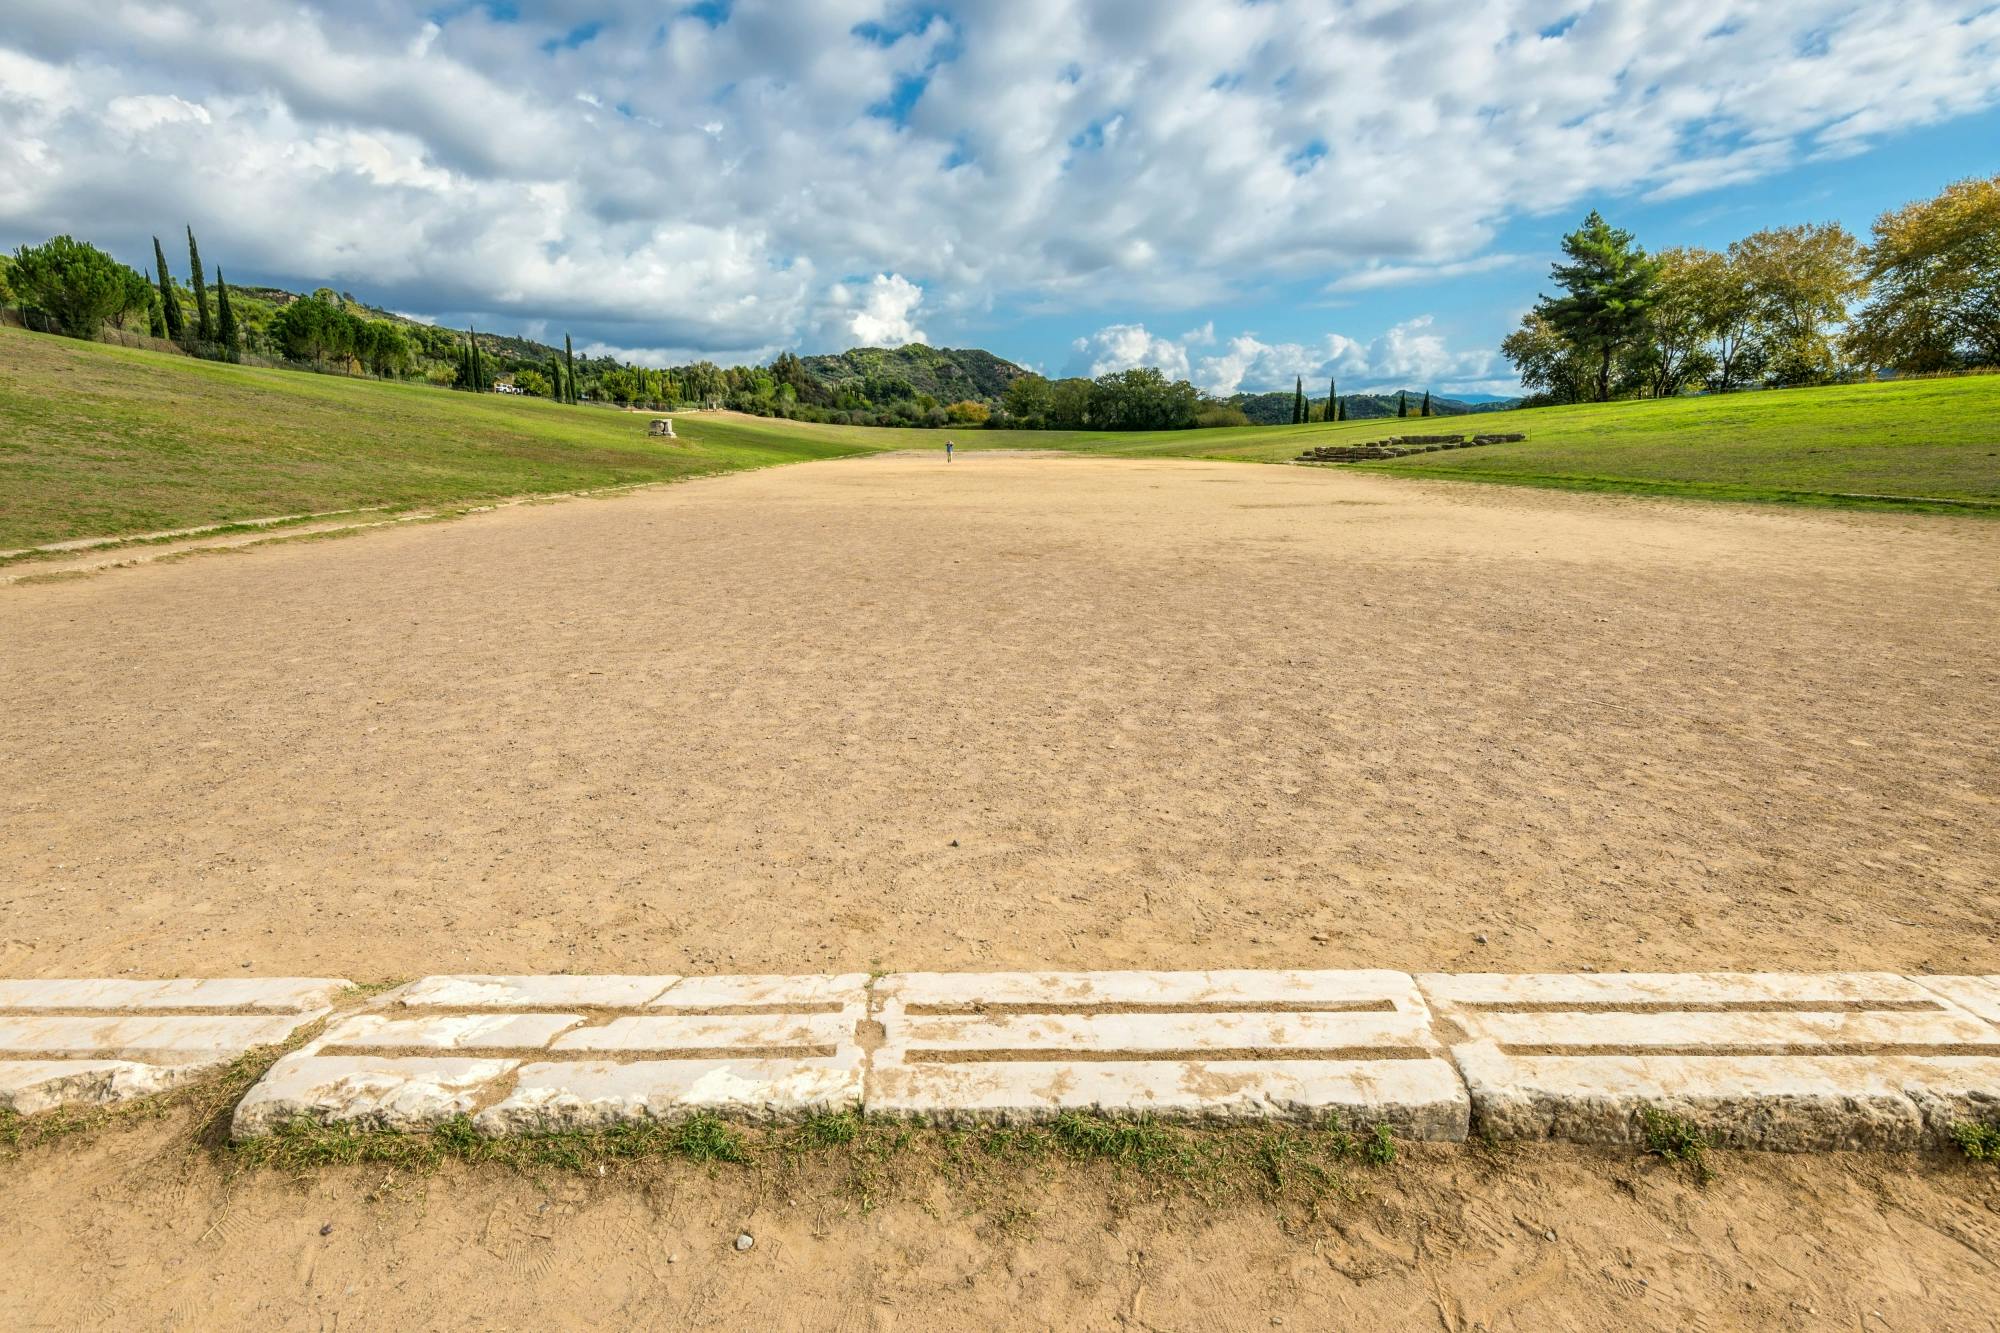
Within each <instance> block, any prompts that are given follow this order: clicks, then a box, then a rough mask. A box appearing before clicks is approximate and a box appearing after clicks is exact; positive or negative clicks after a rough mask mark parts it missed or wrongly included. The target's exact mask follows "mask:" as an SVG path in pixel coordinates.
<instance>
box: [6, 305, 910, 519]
mask: <svg viewBox="0 0 2000 1333" xmlns="http://www.w3.org/2000/svg"><path fill="white" fill-rule="evenodd" d="M647 420H648V418H647V417H646V416H645V415H643V414H638V413H628V412H616V411H611V410H608V409H600V408H564V407H558V406H556V405H554V404H552V403H546V402H539V401H534V400H524V399H517V398H509V397H501V396H499V395H481V396H476V397H475V396H473V395H470V394H458V393H448V392H445V391H442V390H438V389H433V388H429V387H425V386H420V385H404V384H382V383H376V382H372V381H368V380H360V379H345V378H343V377H340V376H333V375H310V374H302V373H300V372H297V371H288V370H263V369H255V368H252V367H247V366H231V365H223V364H219V363H216V362H209V361H197V360H193V359H191V358H187V357H178V356H172V355H165V354H162V353H158V352H149V351H139V350H135V349H131V348H124V347H114V346H110V345H107V344H101V343H82V342H75V341H72V340H69V339H64V338H54V337H47V336H44V335H39V334H32V333H25V332H23V331H21V330H19V329H12V328H0V550H5V549H12V548H18V547H26V546H33V545H39V544H42V543H47V542H56V541H64V540H68V539H71V538H77V537H100V536H119V535H127V534H131V533H139V532H152V531H160V530H163V529H171V528H184V527H194V526H200V525H205V524H218V523H230V522H233V521H238V520H243V519H251V518H262V517H268V516H272V515H279V514H294V513H311V512H321V511H327V510H344V509H357V508H364V507H370V506H386V507H389V508H392V509H408V508H416V507H425V506H433V505H455V504H466V503H473V502H477V501H480V500H486V499H494V498H497V497H501V496H509V495H531V494H541V493H547V492H552V491H570V490H580V489H587V488H594V487H604V486H617V485H623V484H630V483H636V482H654V481H670V480H674V479H676V478H681V477H690V476H698V475H702V474H706V473H714V472H727V471H731V470H734V469H738V468H747V467H762V466H767V465H770V464H774V463H789V462H797V461H800V460H803V459H812V458H832V457H838V456H840V455H844V454H851V453H857V452H863V451H865V450H866V449H868V448H870V447H876V446H873V445H872V444H870V443H867V442H849V441H846V440H842V439H838V438H833V437H829V436H826V435H812V434H806V433H802V432H797V431H792V432H772V431H754V430H753V431H745V430H741V429H739V428H737V425H736V423H734V422H732V421H726V420H716V421H710V422H704V423H702V425H701V427H700V428H698V429H697V430H695V431H693V432H691V433H690V438H687V439H684V440H682V441H680V442H678V443H676V442H674V441H669V440H655V439H653V438H651V437H649V436H648V435H647V434H646V423H647Z"/></svg>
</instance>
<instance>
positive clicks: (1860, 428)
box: [973, 375, 2000, 512]
mask: <svg viewBox="0 0 2000 1333" xmlns="http://www.w3.org/2000/svg"><path fill="white" fill-rule="evenodd" d="M1516 431H1519V432H1525V433H1526V434H1527V435H1528V439H1526V440H1524V441H1522V442H1521V443H1518V444H1495V445H1486V446H1482V447H1481V448H1478V449H1451V450H1442V451H1440V452H1437V453H1429V454H1413V455H1411V456H1409V457H1407V458H1400V459H1394V460H1385V461H1383V462H1378V463H1362V464H1345V465H1342V466H1347V467H1358V468H1362V469H1366V470H1369V471H1375V472H1387V473H1395V474H1399V475H1404V476H1417V477H1431V478H1449V479H1453V480H1466V481H1487V482H1508V483H1512V484H1516V485H1530V486H1545V487H1555V488H1560V489H1567V490H1587V491H1611V492H1619V493H1624V494H1637V495H1667V496H1682V497H1688V498H1695V499H1712V500H1748V501H1762V502H1781V503H1806V504H1821V505H1838V506H1842V507H1856V508H1884V509H1903V510H1938V511H1952V512H1965V511H1968V510H1969V511H1972V512H1984V511H1988V510H2000V375H1974V376H1967V377H1964V378H1959V379H1934V380H1913V381H1905V382H1902V383H1881V384H1857V385H1840V386H1836V387H1832V388H1824V389H1793V390H1785V391H1781V392H1765V393H1743V394H1730V395H1727V396H1714V397H1700V398H1673V399H1662V400H1653V401H1639V402H1622V403H1603V404H1596V403H1593V404H1586V405H1582V406H1577V407H1547V408H1534V409H1529V410H1523V411H1514V412H1494V413H1481V414H1479V415H1477V416H1469V417H1439V418H1432V419H1430V420H1427V421H1426V420H1420V419H1415V418H1412V419H1408V420H1402V421H1398V420H1396V419H1394V418H1390V419H1388V420H1376V421H1347V422H1341V423H1339V424H1337V425H1331V426H1328V425H1312V426H1270V427H1261V428H1249V429H1237V430H1202V431H1175V432H1166V433H1161V434H1145V435H1125V436H1115V435H1114V436H1095V437H1086V436H1079V435H1063V434H1056V433H1051V434H1049V435H1023V436H1020V437H1018V439H1017V440H1016V439H1009V440H1008V443H1017V444H1018V446H1019V447H1039V448H1057V449H1068V450H1088V451H1090V452H1097V453H1104V454H1108V455H1112V456H1116V457H1127V458H1175V457H1193V458H1210V459H1224V460H1233V461H1239V462H1255V463H1278V462H1285V461H1288V460H1290V459H1292V458H1295V457H1297V455H1298V454H1299V453H1300V452H1301V451H1302V450H1304V449H1306V448H1308V447H1311V446H1313V445H1320V444H1332V443H1337V442H1339V443H1354V444H1360V443H1364V442H1366V441H1369V440H1379V439H1386V438H1388V437H1390V436H1392V435H1399V434H1403V433H1406V432H1407V433H1410V434H1458V433H1463V434H1466V435H1473V434H1480V433H1489V432H1490V433H1495V434H1500V433H1511V432H1516ZM999 434H1000V432H986V433H983V434H980V435H978V436H976V437H974V439H973V443H974V445H976V446H978V447H985V446H987V444H988V441H990V440H993V439H994V437H995V436H996V435H999ZM1884 497H1888V498H1884Z"/></svg>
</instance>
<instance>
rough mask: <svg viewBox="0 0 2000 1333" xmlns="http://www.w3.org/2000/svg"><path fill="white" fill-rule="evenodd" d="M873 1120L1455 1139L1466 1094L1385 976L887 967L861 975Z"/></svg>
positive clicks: (1415, 1006)
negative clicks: (1166, 1125)
mask: <svg viewBox="0 0 2000 1333" xmlns="http://www.w3.org/2000/svg"><path fill="white" fill-rule="evenodd" d="M875 995H876V999H877V1008H876V1017H877V1019H878V1020H879V1022H880V1023H881V1025H882V1033H883V1040H882V1045H881V1046H880V1048H879V1049H877V1050H876V1051H875V1053H874V1057H873V1061H872V1066H871V1068H870V1071H869V1075H868V1085H867V1093H866V1098H865V1101H866V1105H867V1107H868V1110H869V1112H870V1113H871V1114H882V1115H895V1116H903V1117H908V1118H913V1119H923V1120H935V1121H943V1122H963V1121H982V1120H998V1121H1008V1120H1031V1121H1032V1120H1045V1119H1049V1118H1053V1117H1055V1116H1057V1115H1060V1114H1062V1113H1064V1112H1066V1111H1086V1110H1087V1111H1096V1112H1102V1113H1107V1114H1114V1115H1132V1114H1152V1115H1159V1116H1163V1117H1169V1118H1173V1119H1182V1120H1204V1121H1239V1120H1268V1119H1273V1118H1298V1119H1317V1118H1322V1117H1331V1118H1335V1119H1339V1120H1342V1121H1344V1122H1348V1123H1352V1124H1361V1125H1372V1124H1377V1123H1382V1124H1387V1125H1389V1126H1390V1127H1391V1128H1392V1129H1394V1130H1395V1131H1396V1132H1398V1133H1399V1134H1401V1135H1403V1136H1404V1137H1408V1138H1423V1139H1438V1140H1453V1139H1462V1138H1464V1137H1465V1133H1466V1122H1467V1112H1468V1103H1467V1100H1466V1096H1465V1090H1464V1088H1463V1087H1462V1086H1461V1084H1460V1083H1459V1080H1458V1077H1457V1075H1456V1074H1455V1073H1454V1072H1453V1071H1452V1068H1451V1065H1450V1063H1449V1062H1448V1060H1447V1059H1446V1055H1445V1051H1444V1049H1443V1047H1442V1046H1441V1045H1440V1043H1439V1042H1438V1041H1437V1040H1436V1038H1435V1037H1434V1036H1433V1035H1432V1032H1431V1028H1430V1020H1429V1014H1428V1011H1427V1010H1426V1008H1425V1006H1424V1003H1423V999H1422V997H1421V995H1420V994H1419V993H1418V991H1417V988H1416V985H1415V983H1414V982H1413V981H1412V980H1411V978H1410V977H1409V976H1407V975H1405V974H1403V973H1400V972H1381V971H1376V972H1305V971H1298V972H1072V973H993V974H983V975H982V974H955V973H903V974H899V975H892V976H888V977H884V978H882V979H881V980H880V981H879V982H877V984H876V987H875Z"/></svg>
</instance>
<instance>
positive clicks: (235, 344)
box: [215, 269, 243, 361]
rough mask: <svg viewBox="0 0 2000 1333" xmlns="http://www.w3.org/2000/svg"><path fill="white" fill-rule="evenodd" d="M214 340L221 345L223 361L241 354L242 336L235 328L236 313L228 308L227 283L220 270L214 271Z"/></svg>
mask: <svg viewBox="0 0 2000 1333" xmlns="http://www.w3.org/2000/svg"><path fill="white" fill-rule="evenodd" d="M215 340H216V341H217V342H219V343H221V344H222V355H223V357H224V359H226V360H229V361H234V360H236V358H237V357H238V356H240V355H241V354H242V342H243V338H242V334H241V333H240V332H239V331H238V330H237V327H236V312H235V311H234V310H232V309H230V307H229V282H228V280H227V279H226V278H224V277H223V276H222V270H221V269H217V270H215Z"/></svg>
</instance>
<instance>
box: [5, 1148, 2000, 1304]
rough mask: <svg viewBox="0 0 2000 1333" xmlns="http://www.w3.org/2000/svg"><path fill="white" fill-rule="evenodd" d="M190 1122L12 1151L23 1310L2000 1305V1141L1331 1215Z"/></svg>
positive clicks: (1365, 1187)
mask: <svg viewBox="0 0 2000 1333" xmlns="http://www.w3.org/2000/svg"><path fill="white" fill-rule="evenodd" d="M179 1133H180V1128H179V1127H178V1126H175V1125H172V1124H158V1123H141V1124H139V1125H137V1126H134V1127H132V1128H131V1129H129V1130H127V1131H124V1132H117V1133H112V1134H109V1135H107V1136H106V1137H105V1138H104V1139H103V1140H102V1141H100V1142H97V1143H93V1144H91V1145H89V1146H88V1147H84V1148H80V1149H56V1150H53V1151H50V1152H47V1153H44V1154H41V1155H38V1156H36V1157H35V1158H33V1159H32V1160H24V1161H17V1162H13V1163H3V1164H0V1272H4V1273H5V1274H6V1276H7V1277H8V1278H9V1279H10V1280H7V1281H0V1324H4V1325H5V1326H6V1327H8V1328H20V1329H58V1328H60V1329H68V1328H77V1327H88V1328H104V1327H162V1328H188V1329H197V1328H199V1329H222V1328H256V1329H314V1330H332V1329H347V1328H412V1329H417V1328H421V1329H486V1328H494V1327H509V1328H523V1327H543V1328H606V1329H613V1328H616V1329H623V1328H644V1329H710V1328H783V1329H802V1330H804V1329H835V1330H840V1331H841V1333H876V1331H878V1330H880V1331H884V1333H886V1331H888V1330H899V1329H900V1330H929V1329H992V1328H1023V1329H1034V1328H1047V1329H1054V1328H1064V1329H1069V1328H1091V1329H1135V1330H1179V1329H1185V1330H1206V1329H1224V1330H1236V1329H1241V1330H1260V1331H1261V1330H1269V1329H1272V1328H1276V1327H1284V1328H1288V1329H1347V1328H1352V1329H1432V1330H1447V1331H1452V1330H1473V1329H1495V1330H1502V1329H1506V1330H1531V1331H1534V1333H1541V1331H1542V1330H1555V1329H1578V1330H1599V1329H1610V1328H1618V1329H1628V1328H1629V1329H1727V1328H1784V1329H1862V1330H1879V1329H1937V1330H1975V1329H1991V1328H1994V1327H1995V1326H1996V1318H1997V1317H1996V1315H1995V1311H1996V1310H2000V1267H1996V1256H1997V1255H2000V1173H1995V1172H1994V1171H1993V1170H1992V1169H1991V1168H1977V1167H1973V1166H1969V1165H1966V1164H1963V1163H1955V1164H1954V1163H1946V1162H1932V1161H1926V1162H1922V1163H1914V1164H1913V1163H1912V1162H1910V1161H1908V1160H1906V1159H1887V1158H1879V1157H1877V1158H1868V1157H1860V1158H1844V1157H1838V1156H1835V1157H1784V1156H1778V1155H1773V1154H1762V1155H1741V1156H1732V1155H1725V1156H1724V1157H1722V1158H1721V1159H1720V1162H1719V1164H1720V1167H1721V1174H1720V1177H1719V1179H1717V1180H1716V1181H1715V1182H1714V1183H1713V1184H1711V1185H1710V1186H1709V1187H1708V1188H1707V1189H1706V1190H1701V1189H1697V1188H1695V1187H1694V1186H1693V1184H1692V1183H1691V1182H1690V1181H1689V1179H1688V1178H1687V1176H1686V1175H1685V1174H1683V1173H1682V1172H1680V1171H1679V1170H1678V1169H1676V1168H1674V1167H1671V1166H1668V1165H1667V1164H1665V1163H1661V1162H1657V1161H1639V1160H1635V1159H1633V1158H1631V1157H1629V1156H1627V1155H1623V1154H1615V1153H1587V1152H1582V1151H1578V1150H1574V1149H1569V1148H1561V1147H1555V1148H1551V1147H1536V1148H1533V1149H1521V1150H1507V1151H1502V1152H1500V1153H1498V1154H1489V1153H1487V1152H1486V1151H1484V1150H1481V1149H1478V1148H1473V1147H1467V1148H1456V1149H1444V1150H1429V1151H1416V1152H1414V1153H1412V1154H1411V1155H1410V1156H1409V1157H1408V1159H1407V1160H1405V1161H1404V1162H1402V1163H1399V1164H1397V1165H1396V1166H1393V1167H1390V1168H1387V1169H1374V1168H1356V1169H1355V1173H1354V1175H1353V1177H1352V1179H1351V1182H1350V1183H1351V1186H1352V1188H1353V1190H1354V1195H1355V1197H1354V1198H1353V1199H1352V1201H1350V1202H1343V1203H1339V1204H1337V1205H1335V1206H1334V1207H1332V1208H1331V1209H1329V1210H1327V1211H1324V1212H1322V1213H1321V1214H1320V1215H1319V1216H1317V1217H1313V1216H1308V1215H1306V1214H1304V1213H1301V1212H1299V1211H1298V1210H1296V1209H1293V1210H1286V1209H1282V1208H1276V1207H1273V1206H1270V1205H1269V1204H1266V1203H1263V1202H1253V1201H1242V1202H1234V1203H1223V1204H1220V1205H1215V1206H1210V1205H1207V1204H1203V1203H1201V1202H1199V1201H1198V1200H1195V1199H1191V1198H1188V1197H1185V1196H1174V1197H1172V1198H1170V1199H1168V1200H1165V1201H1160V1200H1155V1199H1151V1198H1149V1197H1147V1195H1148V1191H1147V1190H1146V1189H1144V1188H1143V1187H1139V1186H1137V1185H1135V1183H1134V1182H1133V1181H1132V1180H1130V1179H1129V1178H1122V1179H1121V1178H1120V1177H1119V1176H1117V1175H1116V1174H1115V1173H1113V1172H1111V1171H1110V1170H1109V1169H1102V1168H1090V1167H1082V1166H1074V1165H1062V1164H1059V1165H1056V1166H1052V1167H1050V1168H1048V1169H1046V1170H1033V1169H1030V1170H1028V1171H1026V1172H1025V1173H1023V1174H1019V1175H1014V1176H1001V1177H1000V1178H996V1179H995V1180H993V1181H992V1182H990V1183H988V1184H985V1185H979V1186H971V1187H968V1186H965V1185H962V1184H947V1183H945V1182H944V1181H943V1180H941V1179H940V1178H938V1177H936V1176H935V1175H930V1176H926V1175H923V1174H921V1173H919V1174H907V1175H906V1174H899V1173H898V1172H896V1171H895V1170H894V1169H893V1168H892V1169H891V1170H889V1171H888V1172H887V1173H886V1177H885V1179H884V1180H883V1181H882V1182H879V1184H880V1187H881V1193H880V1196H879V1198H878V1203H877V1206H876V1207H875V1208H874V1209H873V1210H872V1211H870V1210H864V1209H863V1208H862V1207H861V1205H860V1201H859V1196H858V1194H856V1193H855V1192H854V1190H853V1189H852V1187H851V1186H850V1185H849V1184H848V1183H847V1182H846V1181H845V1180H842V1179H826V1178H822V1177H821V1176H817V1175H814V1174H812V1173H811V1172H810V1171H808V1172H806V1173H804V1174H792V1173H788V1172H786V1171H783V1170H781V1169H764V1170H760V1171H757V1172H750V1171H745V1170H743V1169H739V1168H734V1167H718V1168H715V1169H713V1170H710V1169H708V1168H703V1167H696V1166H691V1165H681V1166H670V1167H659V1166H645V1167H639V1166H618V1167H614V1168H611V1169H610V1171H609V1173H608V1174H607V1175H606V1176H605V1177H603V1178H598V1177H595V1176H594V1175H593V1176H581V1177H579V1176H575V1175H568V1174H561V1173H557V1174H552V1175H548V1176H545V1177H531V1176H524V1175H515V1174H512V1173H509V1172H506V1171H503V1170H498V1169H473V1170H468V1169H464V1168H447V1169H445V1170H444V1171H442V1172H441V1173H439V1174H438V1175H436V1176H429V1177H426V1176H412V1175H410V1174H408V1173H406V1172H399V1171H393V1170H389V1169H385V1168H382V1167H374V1168H366V1169H364V1168H350V1169H340V1170H330V1171H327V1172H324V1173H321V1174H319V1175H316V1176H313V1177H311V1178H310V1179H308V1180H306V1181H304V1182H294V1181H293V1180H291V1179H290V1178H288V1177H285V1176H283V1175H279V1174H276V1173H271V1172H263V1173H256V1174H251V1175H238V1176H233V1177H232V1176H231V1175H229V1174H228V1173H227V1172H225V1171H223V1170H220V1169H218V1168H217V1167H216V1166H214V1165H212V1164H211V1163H210V1162H209V1160H208V1159H206V1158H200V1157H198V1158H195V1159H193V1160H192V1161H190V1160H188V1159H186V1158H185V1157H183V1156H181V1155H180V1154H179V1153H177V1152H176V1151H174V1150H173V1149H172V1143H173V1141H174V1140H175V1138H176V1137H177V1136H178V1134H179ZM743 1230H748V1231H749V1232H750V1233H751V1234H752V1236H753V1237H754V1239H755V1245H754V1248H752V1249H751V1250H750V1251H748V1252H746V1253H738V1252H737V1251H736V1250H735V1249H734V1248H733V1246H732V1244H731V1242H733V1241H734V1240H735V1238H736V1236H737V1235H738V1234H739V1232H740V1231H743ZM1864 1256H1865V1258H1864Z"/></svg>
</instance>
